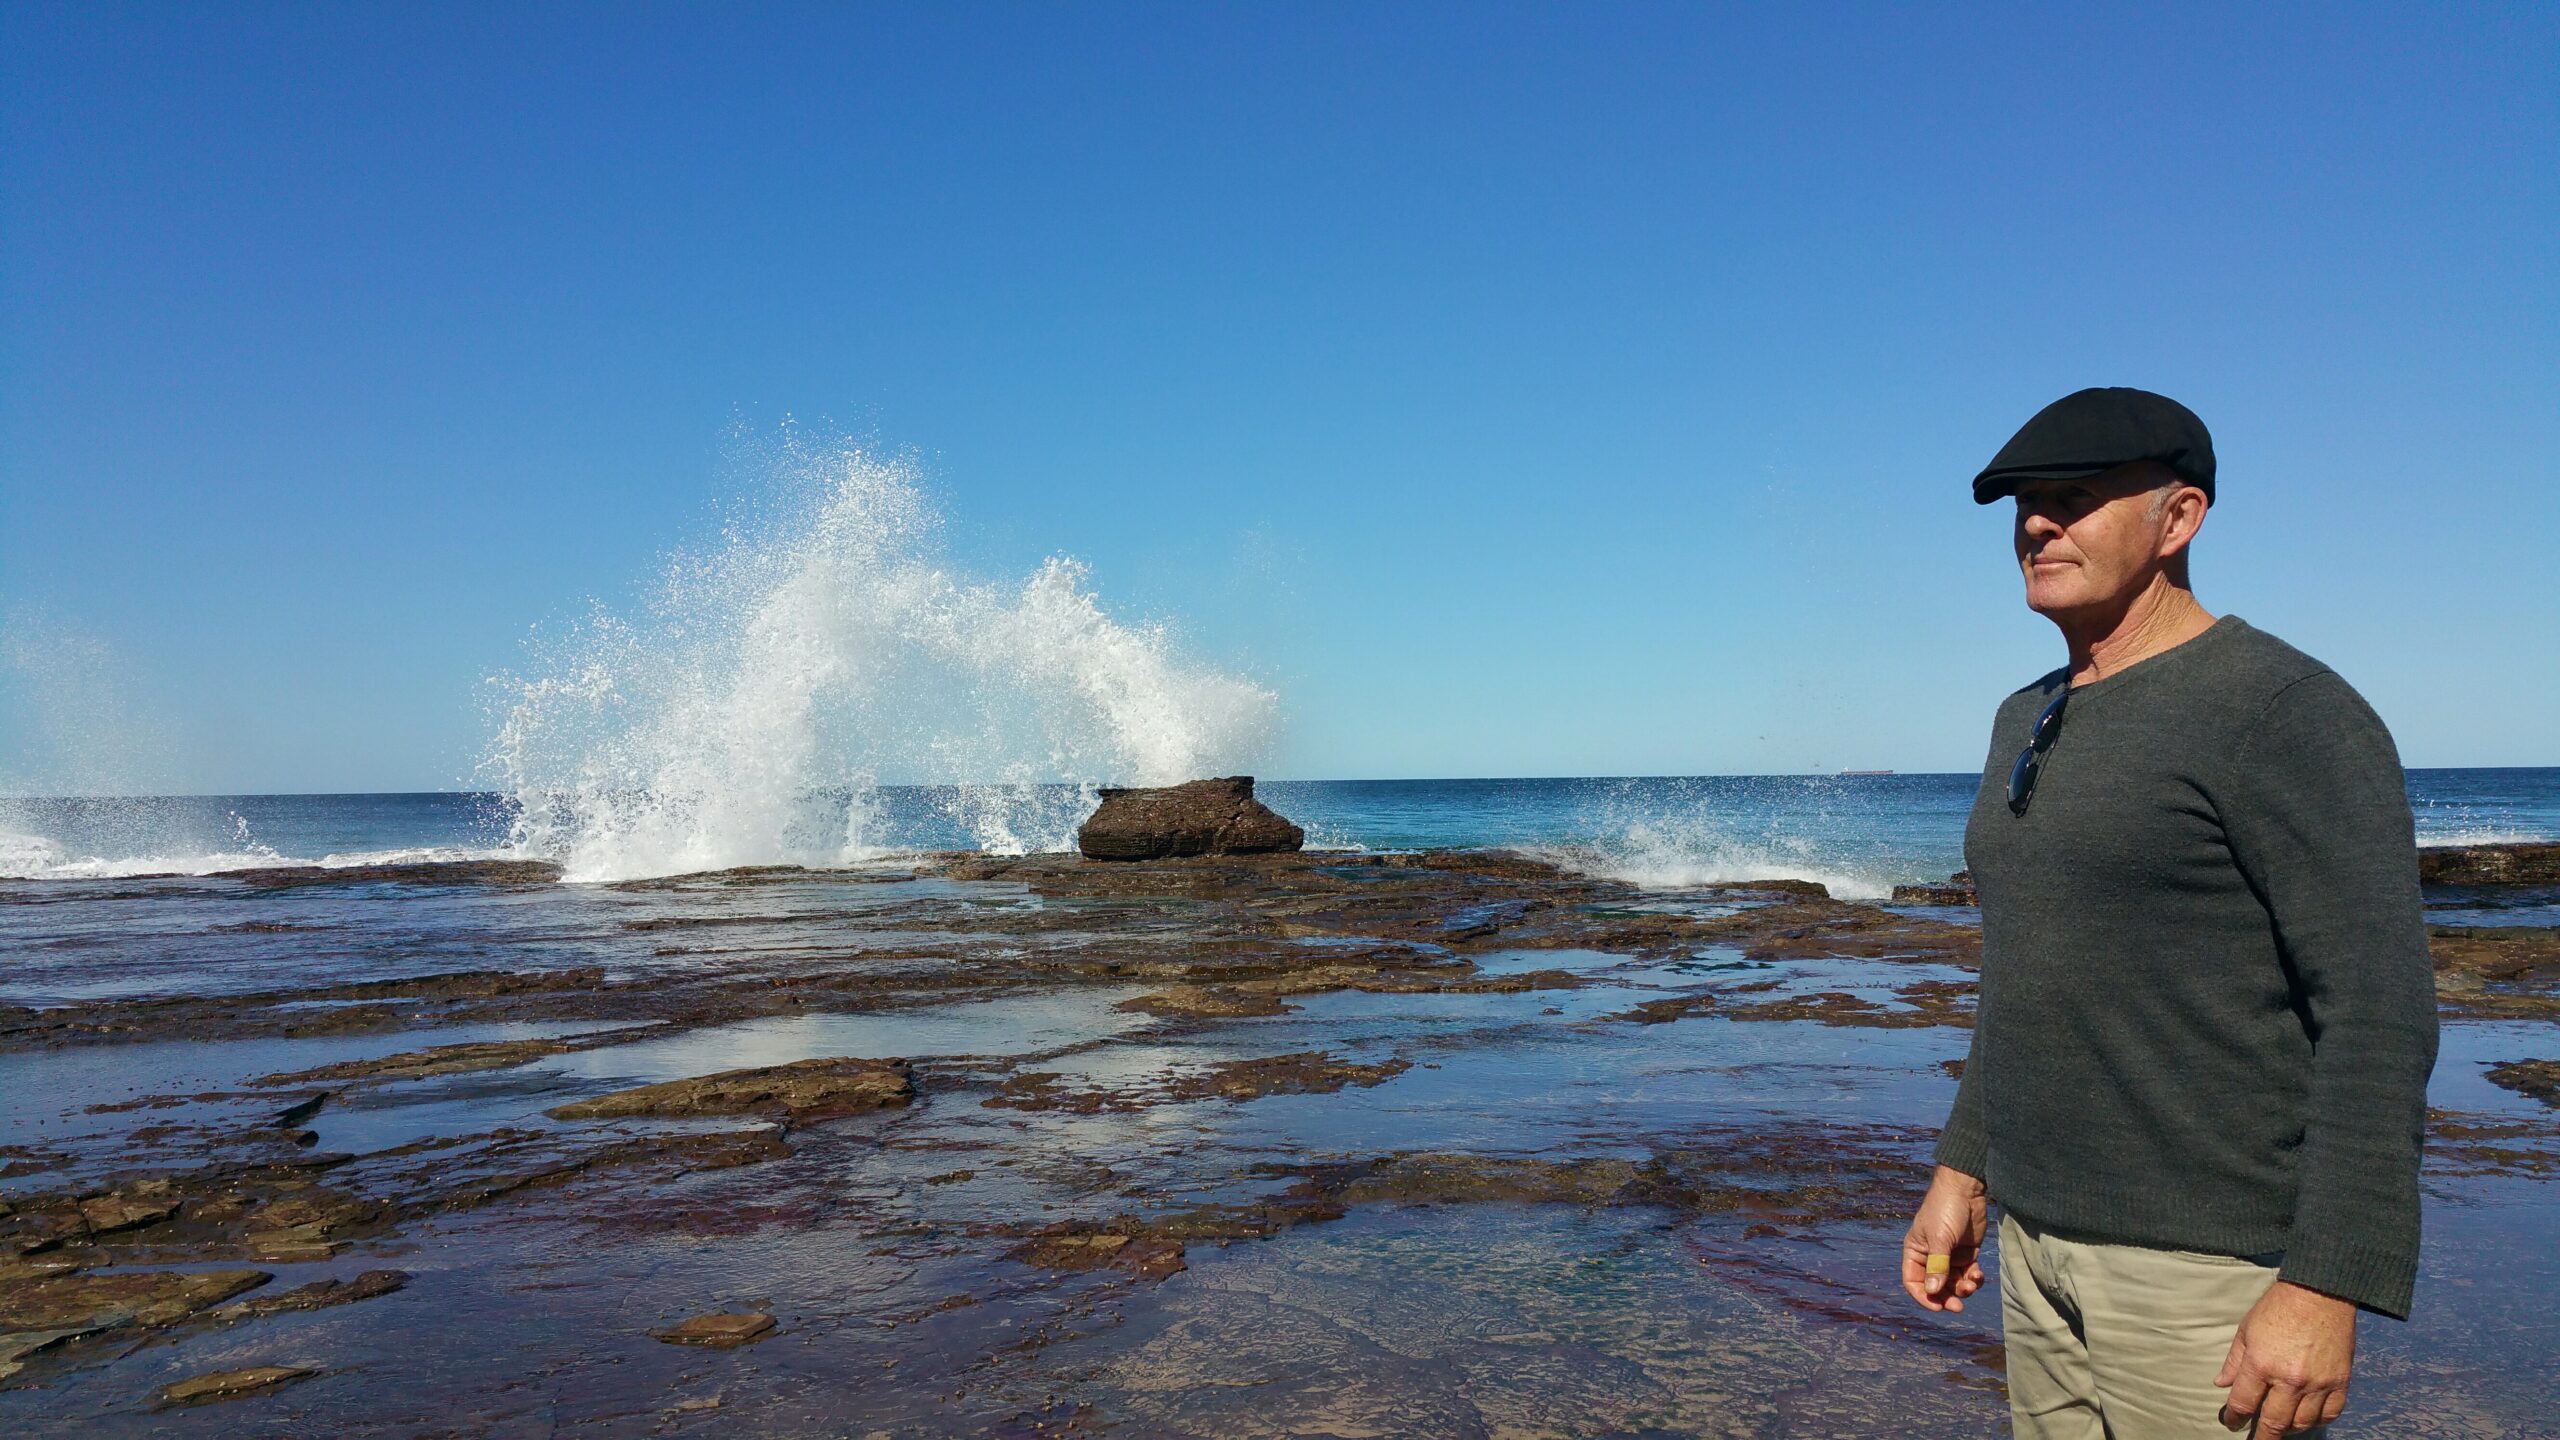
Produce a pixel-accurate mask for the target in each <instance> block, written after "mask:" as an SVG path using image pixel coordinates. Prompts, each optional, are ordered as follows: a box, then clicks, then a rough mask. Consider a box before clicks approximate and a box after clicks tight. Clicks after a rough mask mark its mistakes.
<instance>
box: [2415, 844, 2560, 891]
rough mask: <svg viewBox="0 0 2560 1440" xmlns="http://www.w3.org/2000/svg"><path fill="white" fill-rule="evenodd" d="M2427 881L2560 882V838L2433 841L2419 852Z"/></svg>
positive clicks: (2420, 874) (2420, 876)
mask: <svg viewBox="0 0 2560 1440" xmlns="http://www.w3.org/2000/svg"><path fill="white" fill-rule="evenodd" d="M2418 879H2419V880H2420V881H2421V882H2423V883H2425V884H2428V885H2560V842H2551V841H2518V842H2513V843H2509V844H2500V845H2430V846H2427V847H2425V848H2423V849H2421V850H2420V851H2419V852H2418Z"/></svg>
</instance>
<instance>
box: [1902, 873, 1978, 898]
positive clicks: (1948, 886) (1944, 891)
mask: <svg viewBox="0 0 2560 1440" xmlns="http://www.w3.org/2000/svg"><path fill="white" fill-rule="evenodd" d="M1893 903H1894V904H1896V905H1979V904H1981V903H1982V897H1981V896H1979V895H1976V894H1975V893H1974V890H1973V872H1972V871H1970V870H1959V871H1957V872H1956V873H1954V874H1953V875H1950V876H1948V877H1947V878H1946V880H1945V881H1944V882H1943V883H1940V884H1934V885H1896V886H1894V887H1893Z"/></svg>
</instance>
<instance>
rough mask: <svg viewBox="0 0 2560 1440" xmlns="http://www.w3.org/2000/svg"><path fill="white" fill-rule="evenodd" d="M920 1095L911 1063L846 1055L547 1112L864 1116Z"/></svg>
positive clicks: (593, 1116) (672, 1084)
mask: <svg viewBox="0 0 2560 1440" xmlns="http://www.w3.org/2000/svg"><path fill="white" fill-rule="evenodd" d="M915 1093H916V1082H915V1077H914V1076H913V1075H912V1074H911V1073H910V1072H909V1070H908V1068H907V1062H906V1061H904V1060H856V1059H853V1058H851V1057H849V1056H841V1055H840V1056H835V1057H832V1058H828V1059H818V1060H801V1061H798V1062H795V1063H793V1064H789V1065H767V1066H763V1067H760V1068H757V1069H752V1070H723V1071H721V1072H720V1073H719V1074H716V1075H697V1076H695V1077H693V1078H692V1079H690V1080H669V1081H667V1082H665V1083H664V1084H659V1085H642V1086H640V1087H638V1088H637V1089H632V1090H617V1091H615V1092H614V1093H612V1094H610V1095H599V1096H597V1097H596V1098H594V1099H592V1100H580V1101H578V1102H577V1103H575V1104H571V1105H563V1106H560V1107H559V1108H557V1109H555V1110H552V1111H549V1112H548V1113H549V1114H550V1116H551V1118H552V1119H554V1120H613V1119H621V1118H623V1117H626V1116H634V1115H657V1116H679V1117H680V1116H691V1115H750V1114H779V1115H786V1116H789V1117H790V1118H792V1119H795V1120H812V1119H822V1118H827V1117H831V1116H837V1115H858V1114H860V1113H862V1112H863V1111H866V1110H877V1109H879V1108H880V1107H882V1106H884V1105H904V1104H906V1103H907V1102H908V1101H909V1100H911V1099H913V1098H914V1097H915Z"/></svg>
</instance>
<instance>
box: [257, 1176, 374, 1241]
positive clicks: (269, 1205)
mask: <svg viewBox="0 0 2560 1440" xmlns="http://www.w3.org/2000/svg"><path fill="white" fill-rule="evenodd" d="M381 1215H382V1202H380V1201H378V1200H368V1199H366V1198H365V1197H363V1196H361V1195H355V1194H350V1193H348V1192H347V1191H344V1190H336V1189H332V1188H330V1187H328V1186H326V1185H306V1186H300V1187H297V1188H295V1189H291V1190H287V1191H285V1192H284V1193H283V1194H280V1195H278V1196H276V1197H275V1198H274V1199H272V1200H269V1201H267V1202H265V1203H264V1204H262V1205H260V1206H258V1207H257V1208H256V1209H255V1210H252V1211H250V1212H249V1226H250V1228H251V1229H252V1230H253V1231H259V1232H265V1233H271V1234H274V1235H277V1236H278V1237H279V1238H282V1239H287V1240H325V1239H327V1238H329V1237H330V1236H331V1235H334V1234H337V1233H338V1232H340V1231H343V1230H348V1229H352V1228H354V1227H355V1226H358V1225H363V1224H367V1223H369V1222H371V1221H373V1220H376V1219H378V1218H380V1217H381Z"/></svg>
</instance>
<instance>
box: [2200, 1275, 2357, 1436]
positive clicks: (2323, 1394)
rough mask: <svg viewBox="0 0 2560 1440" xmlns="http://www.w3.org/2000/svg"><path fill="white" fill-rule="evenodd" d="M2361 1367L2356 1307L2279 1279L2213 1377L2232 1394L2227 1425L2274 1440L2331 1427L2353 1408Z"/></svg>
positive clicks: (2242, 1327) (2225, 1415) (2224, 1418)
mask: <svg viewBox="0 0 2560 1440" xmlns="http://www.w3.org/2000/svg"><path fill="white" fill-rule="evenodd" d="M2355 1363H2356V1307H2355V1306H2353V1305H2351V1304H2349V1303H2348V1302H2346V1301H2344V1300H2340V1299H2338V1298H2337V1297H2336V1296H2333V1295H2323V1294H2321V1293H2320V1292H2319V1291H2317V1290H2306V1289H2304V1288H2303V1287H2302V1286H2300V1285H2296V1284H2293V1283H2291V1282H2290V1281H2285V1280H2279V1281H2277V1282H2276V1283H2275V1284H2273V1285H2271V1286H2269V1287H2268V1288H2267V1293H2266V1294H2264V1295H2262V1296H2260V1297H2259V1298H2258V1303H2257V1304H2256V1305H2253V1306H2251V1307H2250V1309H2249V1314H2248V1318H2246V1319H2244V1320H2242V1321H2241V1322H2240V1333H2239V1334H2237V1335H2235V1336H2233V1337H2231V1353H2230V1354H2229V1355H2228V1356H2226V1357H2224V1359H2223V1361H2222V1373H2221V1374H2219V1375H2216V1376H2215V1377H2213V1383H2214V1384H2216V1385H2220V1386H2223V1387H2225V1388H2227V1389H2228V1390H2230V1392H2231V1399H2230V1400H2229V1401H2228V1402H2226V1403H2225V1404H2224V1405H2223V1407H2222V1423H2223V1426H2224V1428H2226V1429H2228V1430H2231V1431H2233V1432H2235V1433H2236V1432H2238V1431H2242V1430H2247V1431H2249V1432H2250V1434H2251V1436H2252V1437H2253V1440H2273V1437H2275V1436H2278V1435H2298V1434H2300V1433H2301V1432H2303V1431H2305V1430H2311V1429H2316V1428H2318V1427H2319V1426H2322V1425H2326V1424H2328V1423H2329V1422H2330V1421H2332V1420H2335V1419H2337V1418H2338V1412H2339V1411H2341V1410H2344V1409H2346V1408H2347V1374H2348V1372H2349V1371H2351V1370H2353V1369H2354V1368H2355Z"/></svg>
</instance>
